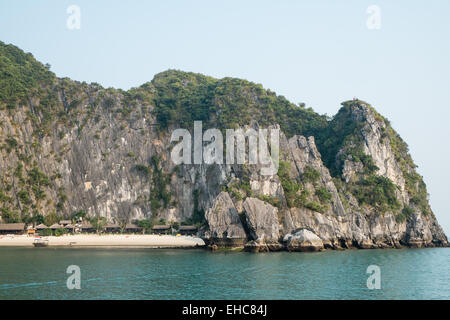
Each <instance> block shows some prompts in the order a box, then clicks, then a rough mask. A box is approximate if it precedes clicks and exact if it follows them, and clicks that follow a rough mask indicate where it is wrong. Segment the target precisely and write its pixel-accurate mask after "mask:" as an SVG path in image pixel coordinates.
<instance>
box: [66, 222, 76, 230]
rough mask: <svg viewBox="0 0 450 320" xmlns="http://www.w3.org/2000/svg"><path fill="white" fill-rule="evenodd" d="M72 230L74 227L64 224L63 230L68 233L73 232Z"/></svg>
mask: <svg viewBox="0 0 450 320" xmlns="http://www.w3.org/2000/svg"><path fill="white" fill-rule="evenodd" d="M74 228H75V227H74V226H73V225H72V224H71V223H69V224H66V225H65V226H64V229H66V230H68V231H69V232H73V231H74Z"/></svg>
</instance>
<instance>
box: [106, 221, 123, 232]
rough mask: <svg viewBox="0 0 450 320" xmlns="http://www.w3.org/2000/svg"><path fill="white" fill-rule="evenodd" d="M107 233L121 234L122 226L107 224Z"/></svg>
mask: <svg viewBox="0 0 450 320" xmlns="http://www.w3.org/2000/svg"><path fill="white" fill-rule="evenodd" d="M105 231H106V232H108V233H119V232H120V226H119V225H118V224H117V223H113V224H107V225H106V226H105Z"/></svg>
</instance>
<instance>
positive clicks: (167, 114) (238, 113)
mask: <svg viewBox="0 0 450 320" xmlns="http://www.w3.org/2000/svg"><path fill="white" fill-rule="evenodd" d="M152 85H153V86H154V87H155V89H156V94H155V97H154V105H155V109H154V114H155V116H156V119H157V122H158V126H159V128H160V129H164V128H166V127H167V126H168V125H174V124H176V125H177V126H180V127H182V128H192V126H193V123H194V121H195V120H201V121H203V122H204V126H205V127H217V128H236V127H238V126H244V125H248V124H249V123H250V122H251V121H252V120H254V121H257V122H258V123H259V124H260V125H261V126H269V125H272V124H275V123H278V124H279V125H280V127H281V129H282V130H283V132H285V133H286V134H287V135H294V134H302V135H307V136H309V135H314V134H315V133H317V132H319V131H320V130H321V129H323V128H324V127H326V126H327V119H326V116H321V115H319V114H317V113H315V112H314V111H313V110H312V109H306V108H305V107H304V106H303V105H302V106H296V105H295V104H293V103H290V102H289V101H288V100H287V99H286V98H284V97H283V96H277V95H276V94H275V93H274V92H272V91H270V90H265V89H264V88H263V87H262V86H261V85H260V84H255V83H253V82H249V81H246V80H241V79H235V78H223V79H214V78H211V77H207V76H204V75H201V74H196V73H186V72H182V71H176V70H169V71H166V72H162V73H160V74H158V75H156V76H155V78H154V79H153V80H152Z"/></svg>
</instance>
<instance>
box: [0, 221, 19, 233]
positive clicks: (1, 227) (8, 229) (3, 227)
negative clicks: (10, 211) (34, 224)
mask: <svg viewBox="0 0 450 320" xmlns="http://www.w3.org/2000/svg"><path fill="white" fill-rule="evenodd" d="M24 231H25V223H2V224H0V234H22V233H23V232H24Z"/></svg>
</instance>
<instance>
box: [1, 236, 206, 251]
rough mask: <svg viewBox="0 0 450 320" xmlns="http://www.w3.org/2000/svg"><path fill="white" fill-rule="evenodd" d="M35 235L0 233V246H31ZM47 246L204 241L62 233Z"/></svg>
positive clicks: (180, 244) (195, 243)
mask: <svg viewBox="0 0 450 320" xmlns="http://www.w3.org/2000/svg"><path fill="white" fill-rule="evenodd" d="M35 239H36V238H35V237H30V236H26V235H14V236H12V235H1V236H0V247H32V246H33V241H34V240H35ZM41 239H47V240H48V246H49V247H58V246H60V247H148V248H193V247H201V246H204V245H205V242H204V241H203V240H202V239H200V238H196V237H190V236H179V237H177V236H169V235H126V234H123V235H90V234H89V235H88V234H82V235H63V236H60V237H55V236H49V237H43V238H41Z"/></svg>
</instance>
